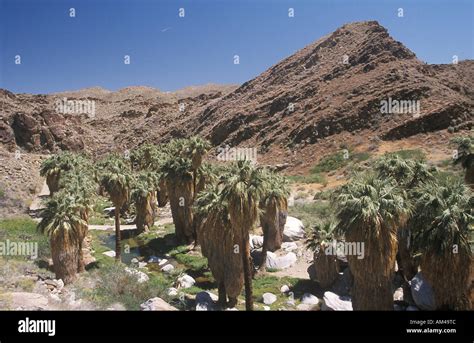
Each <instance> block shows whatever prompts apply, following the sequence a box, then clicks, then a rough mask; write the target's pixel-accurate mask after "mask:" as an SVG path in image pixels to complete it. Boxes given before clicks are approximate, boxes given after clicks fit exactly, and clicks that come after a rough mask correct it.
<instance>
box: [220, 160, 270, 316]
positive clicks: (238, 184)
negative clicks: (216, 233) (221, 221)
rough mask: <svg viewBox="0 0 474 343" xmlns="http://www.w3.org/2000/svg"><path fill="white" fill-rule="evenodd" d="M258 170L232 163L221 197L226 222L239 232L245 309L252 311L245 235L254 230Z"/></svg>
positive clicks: (259, 180) (259, 182)
mask: <svg viewBox="0 0 474 343" xmlns="http://www.w3.org/2000/svg"><path fill="white" fill-rule="evenodd" d="M263 183H264V181H263V177H262V175H261V171H260V170H258V169H256V168H254V167H253V166H252V165H251V163H250V162H249V161H247V160H240V161H237V162H236V163H235V164H234V168H233V170H231V176H230V177H229V178H228V179H227V180H226V181H225V184H224V187H223V189H222V198H223V199H225V201H226V202H227V203H228V209H229V220H230V223H231V225H232V230H233V231H234V232H238V230H240V231H241V232H240V234H239V235H238V236H239V237H241V242H240V244H239V246H238V251H239V253H240V254H241V258H242V264H243V269H244V283H245V308H246V309H247V310H248V311H251V310H253V299H252V277H253V263H252V260H251V256H250V244H249V232H250V231H251V230H252V229H253V228H254V227H255V224H256V222H257V219H258V216H259V208H258V205H259V202H260V199H261V196H262V192H263V189H264V185H263Z"/></svg>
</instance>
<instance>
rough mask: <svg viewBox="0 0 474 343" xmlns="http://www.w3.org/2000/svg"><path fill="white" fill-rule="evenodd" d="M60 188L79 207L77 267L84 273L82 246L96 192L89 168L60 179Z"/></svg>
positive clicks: (66, 174) (67, 174)
mask: <svg viewBox="0 0 474 343" xmlns="http://www.w3.org/2000/svg"><path fill="white" fill-rule="evenodd" d="M60 188H61V189H64V190H65V192H66V193H67V194H72V195H73V196H74V198H75V202H76V203H77V204H78V205H80V206H79V215H80V217H81V219H82V222H81V223H79V224H78V227H77V228H76V232H77V239H78V255H79V256H78V267H77V271H78V272H79V273H81V272H83V271H85V261H84V254H83V244H84V240H85V239H86V237H87V234H88V231H89V226H88V224H89V215H90V212H91V211H92V199H93V198H94V193H95V190H96V183H95V182H94V178H93V172H92V170H91V169H89V168H87V169H86V168H81V167H79V168H77V169H74V170H73V171H69V172H67V173H65V174H63V176H62V177H61V181H60Z"/></svg>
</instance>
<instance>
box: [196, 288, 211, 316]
mask: <svg viewBox="0 0 474 343" xmlns="http://www.w3.org/2000/svg"><path fill="white" fill-rule="evenodd" d="M213 310H214V300H213V299H212V296H211V294H210V293H209V292H199V293H198V294H196V311H213Z"/></svg>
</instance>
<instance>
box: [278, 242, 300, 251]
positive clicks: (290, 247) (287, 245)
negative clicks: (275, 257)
mask: <svg viewBox="0 0 474 343" xmlns="http://www.w3.org/2000/svg"><path fill="white" fill-rule="evenodd" d="M281 248H282V249H283V250H285V251H294V250H297V249H298V245H297V244H296V243H295V242H283V243H282V244H281Z"/></svg>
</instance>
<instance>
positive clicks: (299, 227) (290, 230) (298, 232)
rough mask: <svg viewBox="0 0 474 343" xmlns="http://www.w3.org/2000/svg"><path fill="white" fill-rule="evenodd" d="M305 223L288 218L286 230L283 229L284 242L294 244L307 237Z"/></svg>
mask: <svg viewBox="0 0 474 343" xmlns="http://www.w3.org/2000/svg"><path fill="white" fill-rule="evenodd" d="M305 235H306V233H305V231H304V225H303V222H302V221H301V220H299V219H297V218H295V217H290V216H288V217H287V218H286V223H285V228H284V229H283V241H284V242H293V241H297V240H300V239H303V238H304V237H305Z"/></svg>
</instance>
